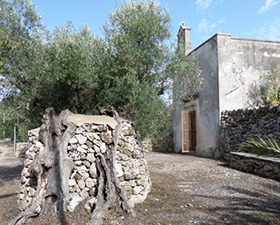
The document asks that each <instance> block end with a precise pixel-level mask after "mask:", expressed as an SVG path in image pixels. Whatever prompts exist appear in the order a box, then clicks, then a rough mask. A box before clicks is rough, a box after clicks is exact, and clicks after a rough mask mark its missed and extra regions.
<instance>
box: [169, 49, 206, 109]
mask: <svg viewBox="0 0 280 225" xmlns="http://www.w3.org/2000/svg"><path fill="white" fill-rule="evenodd" d="M167 72H168V73H169V77H172V80H173V83H172V91H173V101H174V103H175V104H173V105H174V106H175V107H178V106H181V105H182V104H184V103H185V102H188V101H190V100H193V99H195V98H196V97H197V96H198V92H199V91H200V90H201V89H202V84H203V81H204V80H203V79H202V78H201V76H200V75H201V69H200V67H199V66H198V61H197V58H196V57H195V56H193V55H186V54H185V49H184V46H183V45H182V44H180V45H179V46H178V48H177V51H176V52H175V53H174V56H173V58H172V60H171V63H170V64H169V66H168V69H167Z"/></svg>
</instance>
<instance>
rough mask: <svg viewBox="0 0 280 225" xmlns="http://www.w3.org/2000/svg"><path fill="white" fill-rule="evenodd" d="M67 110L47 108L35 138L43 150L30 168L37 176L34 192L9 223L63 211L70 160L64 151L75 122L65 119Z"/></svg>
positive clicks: (67, 196) (67, 113) (71, 165)
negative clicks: (31, 198)
mask: <svg viewBox="0 0 280 225" xmlns="http://www.w3.org/2000/svg"><path fill="white" fill-rule="evenodd" d="M70 114H71V112H70V111H69V110H65V111H63V112H61V114H60V115H59V116H57V115H56V114H55V111H54V109H53V108H48V109H47V110H46V114H45V115H44V116H43V125H42V126H41V128H40V132H39V140H40V141H41V142H42V143H43V144H44V146H45V148H44V153H43V155H42V156H41V157H39V158H36V159H35V160H34V161H33V162H32V164H31V166H30V169H31V172H33V173H34V174H35V175H36V177H37V193H36V196H35V198H34V199H33V200H32V203H31V206H30V207H29V208H28V209H27V210H26V211H25V212H23V213H21V214H20V215H18V216H17V217H16V218H15V219H14V220H13V221H12V222H11V223H10V225H15V224H23V223H24V222H25V221H26V220H27V219H28V218H30V217H36V216H38V215H39V214H46V213H51V214H53V215H59V216H60V214H61V213H62V212H63V211H66V206H67V204H68V201H69V190H68V187H69V186H68V182H69V177H70V174H71V171H72V169H73V168H74V163H73V161H72V159H70V158H69V157H68V155H67V145H68V142H69V140H70V138H71V137H72V136H73V134H74V132H75V129H76V125H74V124H73V123H69V122H67V117H68V116H69V115H70Z"/></svg>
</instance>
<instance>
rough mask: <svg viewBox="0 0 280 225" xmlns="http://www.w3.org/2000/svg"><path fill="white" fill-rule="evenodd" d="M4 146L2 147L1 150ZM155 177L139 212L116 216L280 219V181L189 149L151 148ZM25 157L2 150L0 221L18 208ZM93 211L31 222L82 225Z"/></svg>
mask: <svg viewBox="0 0 280 225" xmlns="http://www.w3.org/2000/svg"><path fill="white" fill-rule="evenodd" d="M3 151H5V149H3V148H1V147H0V152H3ZM146 159H147V161H148V164H149V170H150V174H151V178H152V183H153V184H152V185H153V186H152V191H151V193H150V194H149V196H148V198H147V200H146V201H145V202H144V203H143V204H140V205H137V206H136V207H135V212H136V217H134V218H132V217H125V218H123V217H122V218H118V219H114V220H113V222H112V221H110V222H108V223H107V224H115V225H117V224H122V225H169V224H170V225H176V224H178V225H179V224H180V225H184V224H199V225H204V224H205V225H219V224H231V225H237V224H238V225H239V224H244V225H245V224H246V225H255V224H263V225H266V224H268V225H270V224H271V225H277V224H280V183H279V182H277V181H274V180H270V179H266V178H262V177H259V176H255V175H252V174H246V173H243V172H240V171H237V170H233V169H230V168H228V167H227V166H226V165H225V163H224V162H221V161H216V160H212V159H205V158H199V157H196V156H190V155H179V154H164V153H148V154H147V155H146ZM22 164H23V162H22V160H21V159H16V158H12V157H7V156H5V154H3V153H2V154H1V153H0V165H1V166H0V206H1V207H0V224H1V225H6V224H8V222H9V221H10V220H11V219H12V218H13V217H14V216H16V215H17V214H18V213H19V212H18V210H17V209H16V197H17V196H16V195H17V192H18V190H19V183H20V171H21V169H22ZM88 218H89V215H88V214H87V213H86V212H84V211H83V210H82V211H79V210H77V211H76V212H75V213H74V214H68V213H66V214H65V215H64V217H63V218H60V219H59V218H55V217H51V216H48V215H47V216H42V217H39V218H37V219H35V220H34V219H33V220H30V221H29V222H28V223H27V224H30V225H31V224H38V225H55V224H57V225H59V224H63V225H79V224H84V223H85V221H87V220H88Z"/></svg>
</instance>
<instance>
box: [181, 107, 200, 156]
mask: <svg viewBox="0 0 280 225" xmlns="http://www.w3.org/2000/svg"><path fill="white" fill-rule="evenodd" d="M196 112H197V111H196V109H195V108H193V107H192V108H190V109H187V110H183V111H182V112H181V129H182V134H181V139H182V148H181V152H182V153H187V152H195V151H196V146H197V122H196V118H197V116H196ZM192 119H193V121H191V120H192ZM193 137H195V139H194V140H193V139H192V138H193ZM191 139H192V140H191ZM191 143H194V148H193V149H190V148H191Z"/></svg>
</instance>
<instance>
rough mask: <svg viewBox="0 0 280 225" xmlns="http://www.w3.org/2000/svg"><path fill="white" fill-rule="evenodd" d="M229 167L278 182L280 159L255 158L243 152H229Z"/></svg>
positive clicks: (279, 178) (279, 177)
mask: <svg viewBox="0 0 280 225" xmlns="http://www.w3.org/2000/svg"><path fill="white" fill-rule="evenodd" d="M230 167H232V168H235V169H238V170H242V171H245V172H248V173H254V174H257V175H260V176H263V177H268V178H272V179H276V180H280V158H276V157H268V156H257V155H255V154H251V153H245V152H231V153H230Z"/></svg>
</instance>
